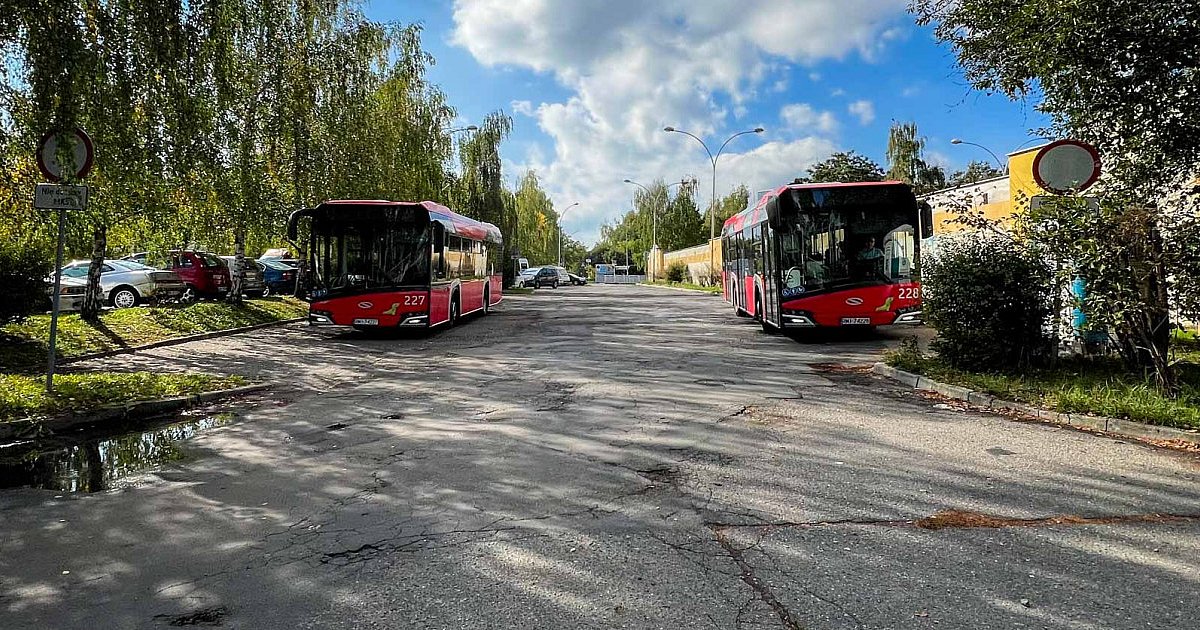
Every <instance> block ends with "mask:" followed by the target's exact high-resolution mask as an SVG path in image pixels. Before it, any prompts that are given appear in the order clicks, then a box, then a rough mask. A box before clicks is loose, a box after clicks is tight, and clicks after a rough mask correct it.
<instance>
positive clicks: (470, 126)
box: [463, 125, 479, 131]
mask: <svg viewBox="0 0 1200 630" xmlns="http://www.w3.org/2000/svg"><path fill="white" fill-rule="evenodd" d="M463 131H479V127H476V126H475V125H467V127H466V128H465V129H463Z"/></svg>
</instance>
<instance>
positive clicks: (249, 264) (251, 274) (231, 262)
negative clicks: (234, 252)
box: [221, 256, 267, 297]
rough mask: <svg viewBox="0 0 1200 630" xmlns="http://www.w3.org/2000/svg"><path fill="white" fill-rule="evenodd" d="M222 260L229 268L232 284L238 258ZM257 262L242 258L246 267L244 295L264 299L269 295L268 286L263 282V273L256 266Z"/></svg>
mask: <svg viewBox="0 0 1200 630" xmlns="http://www.w3.org/2000/svg"><path fill="white" fill-rule="evenodd" d="M221 260H223V261H225V266H226V267H229V276H230V283H232V281H233V270H234V268H235V263H236V262H237V258H236V257H234V256H221ZM256 262H257V261H255V260H253V259H251V258H245V257H243V258H242V264H243V265H245V266H246V273H244V274H243V275H242V295H246V296H249V297H262V296H264V295H266V294H267V284H266V282H264V281H263V271H262V269H260V268H259V267H258V265H257V264H255V263H256Z"/></svg>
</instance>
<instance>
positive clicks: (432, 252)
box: [288, 201, 504, 329]
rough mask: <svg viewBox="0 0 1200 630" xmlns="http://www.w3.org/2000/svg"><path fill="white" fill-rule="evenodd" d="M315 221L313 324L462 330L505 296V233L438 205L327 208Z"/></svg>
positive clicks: (311, 218) (316, 211)
mask: <svg viewBox="0 0 1200 630" xmlns="http://www.w3.org/2000/svg"><path fill="white" fill-rule="evenodd" d="M301 219H308V226H309V229H308V245H309V246H308V248H307V250H308V251H309V252H310V266H309V268H310V269H311V271H312V273H311V274H310V275H309V280H310V282H311V289H310V300H311V303H310V305H309V315H308V318H309V322H310V323H312V324H332V325H337V326H354V327H355V328H360V329H374V328H397V327H399V328H428V327H433V326H438V325H441V324H449V325H451V326H453V325H454V324H455V323H457V322H458V320H459V318H461V317H462V316H463V315H468V314H470V313H475V312H481V313H485V314H486V313H487V312H488V311H489V310H490V309H491V307H492V306H495V305H496V304H498V303H500V300H501V299H502V298H503V293H502V289H503V285H504V282H503V279H502V277H501V273H500V271H499V266H500V257H501V235H500V230H499V229H497V228H496V226H494V225H492V224H490V223H483V222H480V221H476V220H474V219H469V218H467V217H464V216H461V215H459V214H456V213H454V212H453V211H451V210H450V209H449V208H446V207H445V206H441V205H438V204H436V203H434V202H432V201H422V202H401V201H326V202H325V203H323V204H321V205H319V206H317V207H316V208H312V209H306V210H299V211H297V212H294V213H292V216H291V217H289V218H288V237H289V238H290V239H291V240H292V241H295V240H296V235H297V233H298V232H299V226H298V224H299V222H300V220H301Z"/></svg>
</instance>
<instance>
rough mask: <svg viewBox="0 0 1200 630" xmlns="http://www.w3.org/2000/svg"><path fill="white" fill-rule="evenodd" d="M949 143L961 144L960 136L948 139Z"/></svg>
mask: <svg viewBox="0 0 1200 630" xmlns="http://www.w3.org/2000/svg"><path fill="white" fill-rule="evenodd" d="M950 144H962V138H954V139H952V140H950Z"/></svg>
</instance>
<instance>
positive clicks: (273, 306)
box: [0, 297, 308, 372]
mask: <svg viewBox="0 0 1200 630" xmlns="http://www.w3.org/2000/svg"><path fill="white" fill-rule="evenodd" d="M307 312H308V305H307V304H305V303H304V302H301V301H299V300H296V299H293V298H286V297H285V298H281V297H270V298H263V299H257V300H247V301H246V302H245V303H244V304H243V305H242V306H233V305H231V304H227V303H224V302H197V303H195V304H190V305H188V306H176V305H171V306H158V307H139V308H129V309H120V310H109V311H105V312H104V313H103V314H102V315H101V316H100V322H99V323H98V324H90V323H88V322H85V321H83V320H82V319H81V318H80V317H79V314H78V313H68V314H64V315H62V316H60V317H59V320H58V343H57V352H58V356H59V357H73V356H79V355H81V354H90V353H93V352H104V351H107V350H116V349H119V348H125V347H129V346H137V345H141V344H146V343H152V342H155V341H162V340H164V339H171V338H173V337H181V336H185V335H194V334H198V333H204V332H213V331H218V330H225V329H229V328H239V327H242V326H251V325H254V324H265V323H269V322H275V321H280V320H285V319H292V318H295V317H302V316H304V315H305V314H306V313H307ZM49 338H50V316H49V315H35V316H32V317H28V318H26V319H24V320H21V321H19V322H15V323H11V324H6V325H4V326H0V372H19V371H29V370H34V369H41V368H42V367H43V365H44V363H45V361H46V351H47V348H48V343H49Z"/></svg>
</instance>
